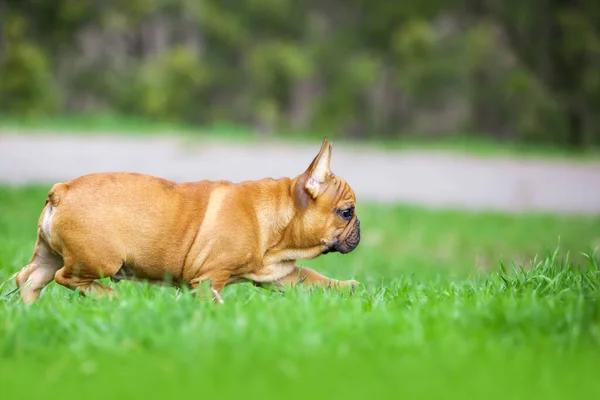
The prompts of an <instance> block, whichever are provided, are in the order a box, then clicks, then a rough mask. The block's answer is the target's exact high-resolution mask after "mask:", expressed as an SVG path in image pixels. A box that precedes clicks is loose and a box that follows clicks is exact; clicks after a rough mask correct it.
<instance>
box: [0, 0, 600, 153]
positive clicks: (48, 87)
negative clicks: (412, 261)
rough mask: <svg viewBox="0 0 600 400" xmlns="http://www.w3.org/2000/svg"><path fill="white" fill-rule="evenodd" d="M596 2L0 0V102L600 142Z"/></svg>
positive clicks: (352, 134)
mask: <svg viewBox="0 0 600 400" xmlns="http://www.w3.org/2000/svg"><path fill="white" fill-rule="evenodd" d="M599 25H600V5H598V4H597V3H596V2H586V3H582V4H576V3H570V2H559V1H554V2H542V3H539V2H536V3H531V2H520V1H504V0H462V1H440V0H434V1H428V2H421V1H414V0H411V1H401V2H387V1H367V0H353V1H350V2H347V1H338V0H326V1H322V2H299V1H292V0H248V1H236V2H226V1H225V2H224V1H217V0H203V1H184V0H135V1H131V0H113V1H101V0H93V1H73V0H57V1H53V2H46V1H36V0H34V1H21V0H1V1H0V77H1V78H0V114H3V115H4V116H6V115H10V116H13V115H20V116H26V117H31V116H48V115H57V114H61V115H68V114H89V113H97V112H112V113H115V114H124V115H136V116H140V117H148V118H151V119H154V120H162V121H166V122H179V123H188V124H196V125H212V124H219V123H225V124H237V125H243V126H246V127H251V128H252V129H256V130H258V131H260V132H262V133H263V134H265V135H269V134H271V133H274V132H277V133H281V132H287V133H288V134H291V133H293V132H319V134H320V132H327V133H328V134H329V135H330V136H338V137H342V136H343V137H347V138H351V139H356V138H379V139H381V138H396V137H404V136H406V135H409V134H411V135H418V136H419V137H435V138H440V137H444V138H447V137H448V136H453V135H456V134H461V135H472V136H484V137H491V138H493V139H494V140H499V141H525V142H533V143H553V144H558V145H561V146H562V145H569V146H571V147H574V148H582V147H585V146H590V145H594V144H595V145H598V143H599V142H600V135H599V133H598V126H600V125H599V124H598V115H600V113H599V112H598V111H599V104H600V97H599V96H598V93H600V68H599V61H600V32H599V31H598V29H597V26H599Z"/></svg>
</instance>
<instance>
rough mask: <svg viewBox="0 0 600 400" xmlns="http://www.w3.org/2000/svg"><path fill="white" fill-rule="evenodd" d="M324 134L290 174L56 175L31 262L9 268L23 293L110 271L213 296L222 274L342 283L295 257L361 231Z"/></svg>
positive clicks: (351, 241) (224, 279)
mask: <svg viewBox="0 0 600 400" xmlns="http://www.w3.org/2000/svg"><path fill="white" fill-rule="evenodd" d="M330 160H331V144H330V143H329V141H328V140H327V138H325V140H324V141H323V145H322V146H321V150H320V151H319V154H318V155H317V156H316V157H315V159H314V160H313V161H312V163H311V164H310V166H309V167H308V169H307V170H306V171H305V172H304V173H302V174H301V175H299V176H297V177H294V178H281V179H272V178H265V179H261V180H257V181H245V182H240V183H232V182H229V181H208V180H201V181H197V182H186V183H176V182H172V181H169V180H165V179H161V178H158V177H154V176H149V175H143V174H137V173H125V172H119V173H93V174H88V175H83V176H80V177H78V178H76V179H73V180H70V181H68V182H64V183H57V184H55V185H54V186H53V187H52V189H51V190H50V192H49V194H48V198H47V200H46V204H45V206H44V208H43V210H42V213H41V215H40V218H39V222H38V229H37V242H36V244H35V248H34V251H33V257H32V258H31V262H30V263H29V264H28V265H27V266H25V267H24V268H23V269H22V270H21V271H20V272H19V273H18V274H17V277H16V282H17V286H18V287H19V288H20V289H19V290H20V295H21V298H22V300H23V301H24V302H31V301H35V300H36V299H38V297H39V295H40V291H41V290H42V289H43V288H44V287H45V286H46V285H47V284H48V283H50V282H51V281H52V280H56V282H58V283H59V284H61V285H63V286H66V287H68V288H70V289H73V290H75V289H80V293H81V294H82V295H88V294H93V295H104V294H109V295H110V294H111V289H110V288H109V287H106V286H104V285H102V284H100V283H99V282H97V281H96V280H98V279H101V278H106V277H110V278H111V279H112V280H113V281H119V280H122V279H128V280H138V281H139V280H141V281H147V282H150V283H156V284H165V283H166V282H168V284H169V285H173V286H176V287H183V286H185V287H188V288H190V289H197V288H198V287H199V285H204V283H206V285H205V286H207V287H209V288H210V292H209V294H211V295H212V297H213V299H214V301H216V302H219V303H220V302H222V301H223V300H222V297H221V295H220V292H221V291H222V289H223V288H224V287H225V286H226V285H229V284H233V283H238V282H253V283H254V284H255V285H256V286H261V287H267V286H271V287H272V286H274V287H275V288H278V289H280V290H281V289H282V288H283V287H285V286H286V285H295V284H304V285H326V286H330V287H337V288H342V287H351V288H352V289H354V285H355V283H356V282H355V281H353V280H346V281H339V280H335V279H330V278H328V277H326V276H323V275H321V274H319V273H318V272H316V271H314V270H311V269H309V268H304V267H300V266H298V265H297V263H296V261H297V260H306V259H312V258H315V257H317V256H319V255H321V254H325V253H328V252H340V253H344V254H345V253H349V252H351V251H352V250H354V249H355V248H356V247H357V246H358V244H359V241H360V222H359V220H358V218H357V216H356V212H355V209H356V197H355V195H354V192H353V190H352V189H351V188H350V186H349V185H348V183H347V182H346V181H345V180H344V179H343V178H342V177H340V176H337V175H334V174H332V172H331V170H330Z"/></svg>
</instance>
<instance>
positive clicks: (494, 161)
mask: <svg viewBox="0 0 600 400" xmlns="http://www.w3.org/2000/svg"><path fill="white" fill-rule="evenodd" d="M318 149H319V148H318V144H317V145H315V146H308V145H296V144H294V145H283V144H267V145H260V144H257V143H253V144H245V143H244V144H235V143H220V144H219V143H203V142H200V143H196V144H193V145H191V144H189V143H184V142H181V141H179V140H177V139H174V138H168V137H167V138H157V137H150V138H130V137H115V136H96V137H81V136H64V135H50V134H48V135H39V134H38V135H17V134H7V133H3V134H0V184H29V183H44V184H51V183H54V182H57V181H64V180H67V179H70V178H73V177H76V176H78V175H81V174H84V173H89V172H96V171H136V172H142V173H148V174H153V175H157V176H161V177H165V178H169V179H173V180H177V181H190V180H200V179H227V180H232V181H241V180H246V179H258V178H261V177H265V176H271V177H281V176H293V175H296V174H299V173H301V172H302V171H304V169H305V168H306V167H307V166H308V164H309V163H310V161H311V160H312V158H313V157H314V156H315V154H316V153H317V151H318ZM332 170H333V171H334V172H335V173H338V174H340V175H342V176H344V177H345V178H346V179H347V180H348V182H349V183H350V184H351V186H352V187H353V188H354V190H355V192H356V195H357V197H358V200H359V201H363V202H367V201H369V202H388V203H390V202H406V203H414V204H422V205H427V206H431V207H457V208H468V209H472V210H480V209H496V210H509V211H525V210H540V211H557V212H582V213H583V212H585V213H589V212H594V213H596V212H600V163H589V162H588V163H576V162H567V161H559V160H548V161H540V160H535V161H534V160H519V159H512V158H509V159H501V158H489V157H486V158H480V157H474V156H466V155H458V154H452V153H444V152H429V151H402V152H392V151H388V152H386V151H380V150H374V149H362V150H359V149H358V148H357V147H356V146H344V145H341V144H337V145H336V143H333V159H332Z"/></svg>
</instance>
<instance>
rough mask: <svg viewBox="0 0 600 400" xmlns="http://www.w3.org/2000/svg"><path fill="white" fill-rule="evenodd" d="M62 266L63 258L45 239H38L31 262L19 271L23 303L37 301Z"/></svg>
mask: <svg viewBox="0 0 600 400" xmlns="http://www.w3.org/2000/svg"><path fill="white" fill-rule="evenodd" d="M62 265H63V259H62V257H61V256H60V255H58V254H56V253H54V252H53V251H52V249H51V248H50V246H49V245H48V244H47V243H46V242H45V241H44V239H42V238H41V237H38V240H37V243H36V245H35V249H34V252H33V257H32V258H31V261H30V262H29V264H28V265H26V266H25V267H23V269H21V271H19V273H18V274H17V278H16V283H17V287H18V288H19V293H20V295H21V299H22V300H23V302H25V303H30V302H32V301H35V300H37V299H38V298H39V297H40V292H41V291H42V289H43V288H44V287H45V286H46V285H47V284H49V283H50V282H52V280H54V274H55V273H56V271H58V270H59V269H60V268H61V267H62Z"/></svg>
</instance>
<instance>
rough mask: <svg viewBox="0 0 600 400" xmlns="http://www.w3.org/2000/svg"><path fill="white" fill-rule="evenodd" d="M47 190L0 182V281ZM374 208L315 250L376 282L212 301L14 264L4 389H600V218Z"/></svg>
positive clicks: (2, 350)
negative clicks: (36, 278) (353, 246)
mask: <svg viewBox="0 0 600 400" xmlns="http://www.w3.org/2000/svg"><path fill="white" fill-rule="evenodd" d="M47 189H48V188H46V187H45V188H40V187H30V188H3V189H0V282H4V281H7V280H8V278H9V277H10V276H11V275H12V274H13V273H14V272H16V271H17V270H18V269H19V268H20V267H21V266H22V265H24V264H26V263H27V261H28V259H29V257H30V253H31V249H32V246H33V243H34V240H35V225H36V221H37V218H38V214H39V211H40V209H41V206H42V205H43V202H44V198H45V194H46V191H47ZM358 212H359V213H360V217H361V227H362V229H363V239H362V242H361V245H360V246H359V248H358V249H357V250H356V251H355V252H353V253H350V254H348V255H337V254H330V255H326V256H323V257H321V258H318V259H316V260H312V261H310V262H306V263H304V264H305V265H307V266H311V267H314V268H316V269H318V270H320V271H323V272H325V273H327V274H329V275H331V276H334V277H337V278H351V277H356V278H357V279H359V280H360V281H362V282H363V283H364V284H363V285H362V286H361V287H360V289H359V290H358V291H357V293H356V294H355V295H353V296H351V295H349V294H347V293H330V292H327V291H324V290H313V291H310V290H306V289H297V290H292V291H290V292H287V293H284V294H280V293H271V292H267V291H262V290H259V289H255V288H253V287H251V286H249V285H237V286H232V287H229V288H226V290H225V291H224V298H225V302H226V303H225V305H224V306H222V307H214V306H212V305H211V304H208V303H202V302H198V301H196V300H194V299H193V298H191V296H189V294H188V293H181V292H177V291H175V290H174V289H169V288H157V287H150V286H147V285H142V284H135V283H128V282H122V283H120V284H117V285H112V286H113V287H114V288H115V289H116V290H117V291H118V292H119V293H120V294H121V296H120V299H119V300H116V301H113V302H109V301H104V300H95V299H90V298H81V297H79V296H78V295H77V294H75V293H72V292H70V291H68V290H66V289H64V288H62V287H60V286H58V285H56V284H55V283H53V284H51V285H49V287H48V288H47V289H46V290H45V292H44V293H43V294H42V298H41V300H40V302H39V303H37V304H34V305H31V306H24V305H22V304H21V303H20V302H19V300H18V298H17V297H16V296H14V295H12V294H9V293H10V291H11V290H12V289H13V288H14V283H13V282H12V280H10V281H7V282H6V284H5V285H4V286H3V287H2V288H0V398H2V399H9V398H18V399H21V398H41V397H43V398H49V397H50V398H64V397H67V398H74V397H77V398H102V399H106V398H132V397H133V396H135V398H167V397H190V396H194V397H195V396H198V397H210V398H214V397H218V398H234V397H235V398H240V397H242V396H244V397H249V398H257V397H260V396H262V397H267V398H280V397H281V398H298V399H300V398H302V399H306V398H324V399H332V398H335V399H337V398H344V399H348V398H386V399H387V398H399V397H401V396H402V397H404V398H411V399H412V398H436V399H437V398H447V397H450V398H457V399H462V398H477V399H479V398H486V399H487V398H498V399H513V398H522V399H531V398H540V399H562V398H577V397H580V398H598V396H599V395H600V385H598V383H597V376H598V370H599V367H600V308H599V303H598V301H599V300H600V297H599V294H598V289H599V285H600V276H599V272H598V266H597V265H598V255H597V254H595V253H594V249H595V248H597V247H598V246H600V217H574V216H570V217H567V216H562V217H559V216H552V215H543V214H535V215H534V214H532V215H524V216H510V215H504V214H501V213H477V214H471V213H465V212H456V211H428V210H425V209H421V208H416V207H405V206H386V207H384V206H374V205H363V206H361V208H360V209H359V210H358ZM559 243H560V251H558V252H555V251H554V249H555V248H556V247H557V245H558V244H559ZM581 253H586V254H587V256H586V255H583V254H581ZM536 256H537V258H536ZM533 259H535V261H533V262H529V261H530V260H533ZM500 260H504V264H505V268H504V270H503V269H501V268H500ZM512 261H515V262H516V264H517V265H514V264H513V263H512ZM519 265H522V267H523V268H521V267H520V266H519Z"/></svg>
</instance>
